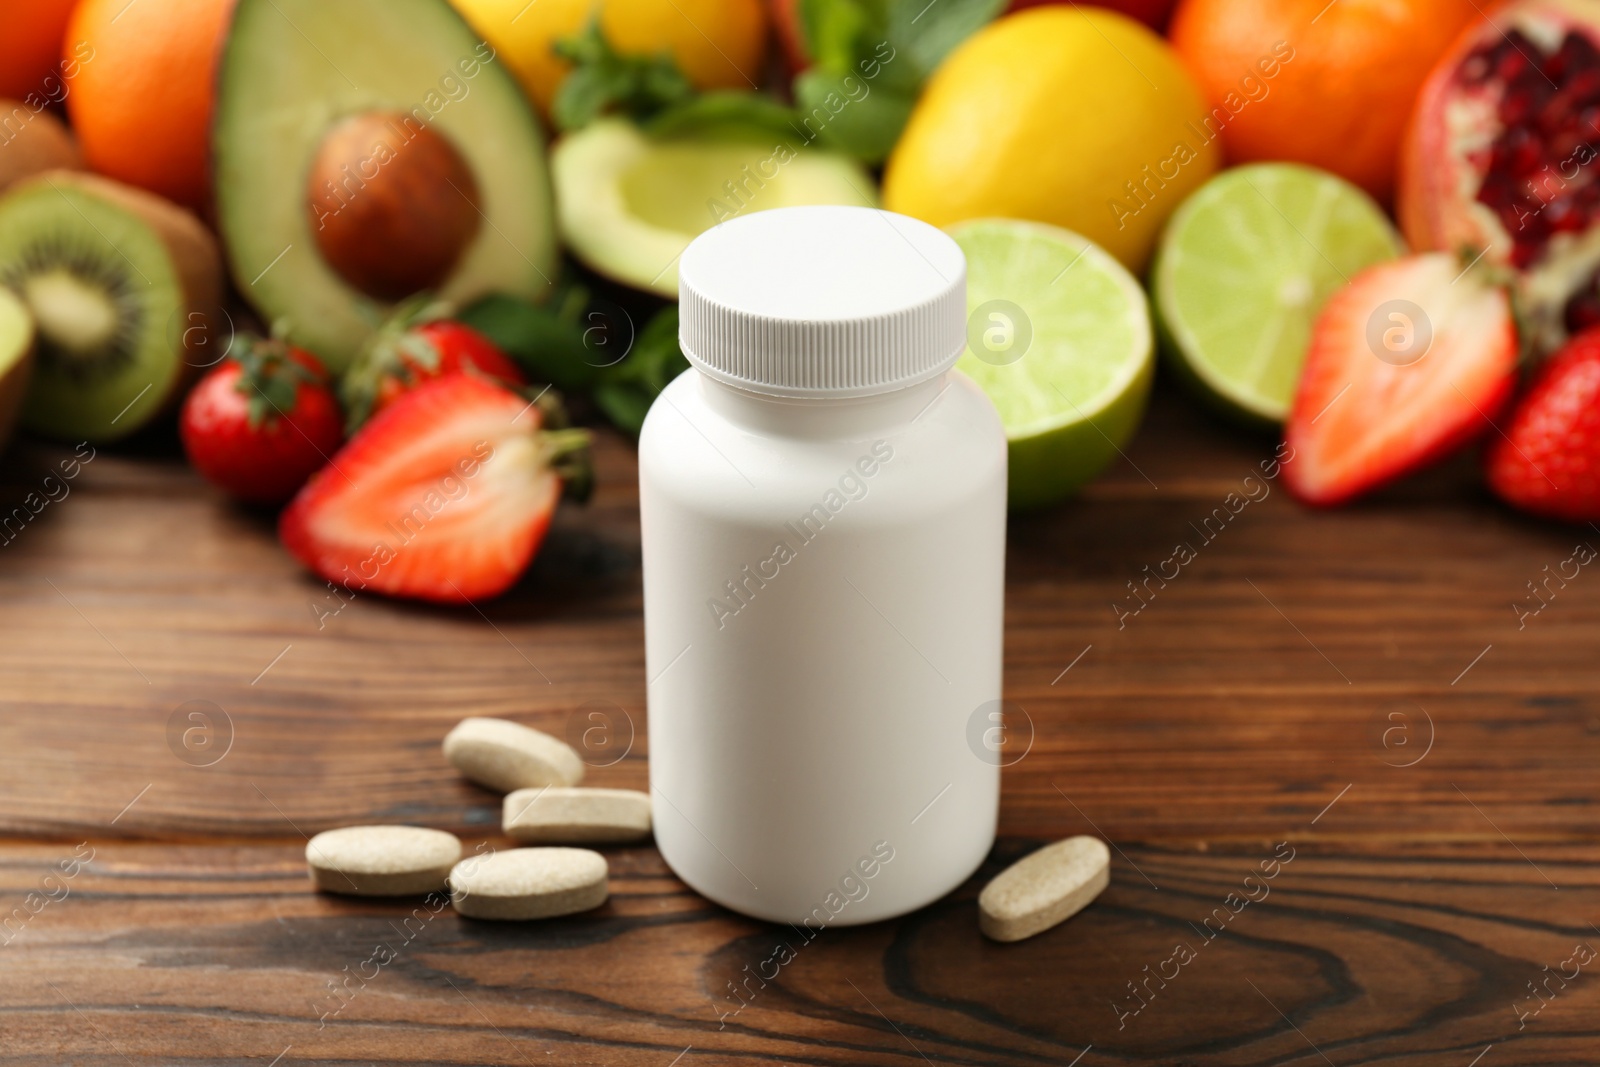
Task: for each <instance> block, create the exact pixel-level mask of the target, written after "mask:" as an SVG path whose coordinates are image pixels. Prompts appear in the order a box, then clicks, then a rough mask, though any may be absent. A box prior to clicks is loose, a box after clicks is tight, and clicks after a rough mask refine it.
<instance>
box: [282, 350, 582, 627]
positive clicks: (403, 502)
mask: <svg viewBox="0 0 1600 1067" xmlns="http://www.w3.org/2000/svg"><path fill="white" fill-rule="evenodd" d="M543 422H544V414H543V411H542V409H541V408H540V407H539V406H538V405H537V404H534V403H531V402H529V401H527V400H525V399H524V398H523V397H522V396H520V395H518V394H517V393H514V392H512V391H511V390H509V389H506V388H503V387H502V386H499V385H496V384H495V383H494V382H491V381H489V380H488V379H486V378H483V377H480V376H478V375H476V374H451V375H447V376H445V377H442V378H435V379H433V380H431V381H427V382H424V383H422V384H421V385H419V386H417V387H416V388H415V389H413V390H412V391H411V392H408V393H406V394H405V395H403V396H401V397H399V398H397V399H396V400H395V401H394V402H393V403H391V404H389V405H388V406H387V407H385V408H384V409H383V410H382V411H380V412H379V413H378V414H377V415H375V416H373V418H372V419H371V420H370V421H369V422H368V423H367V425H366V426H365V427H364V428H363V429H362V430H361V431H360V432H359V433H358V434H356V435H355V436H354V437H353V438H351V439H350V441H349V443H348V444H346V445H345V446H344V448H342V449H341V450H340V451H339V453H338V454H337V455H335V456H334V457H333V459H332V461H331V462H330V463H329V464H328V465H327V466H326V467H324V468H323V469H322V470H320V471H318V472H317V473H316V474H315V475H314V476H313V477H312V479H311V481H310V482H308V483H307V484H306V486H305V488H303V489H301V490H300V493H299V495H297V496H296V497H295V498H294V500H293V501H291V502H290V504H289V506H288V507H287V508H286V509H285V510H284V513H283V515H282V517H281V518H280V519H279V521H278V534H279V536H280V537H281V538H282V539H283V543H284V545H285V547H287V548H288V549H289V551H290V552H292V553H294V555H295V556H297V557H299V558H300V560H301V561H303V562H304V563H305V564H306V565H307V566H308V567H310V568H311V569H312V570H314V571H316V572H317V574H319V575H321V576H322V577H323V578H326V579H327V580H329V581H331V582H338V583H340V584H341V585H344V586H345V587H346V588H348V589H352V590H362V589H372V590H376V591H378V592H382V593H388V594H390V595H393V596H406V597H416V598H418V599H422V600H435V601H444V602H457V603H459V602H461V601H471V600H478V599H480V598H483V597H491V596H495V595H497V594H499V593H503V592H504V591H505V590H506V589H508V588H509V587H510V586H511V585H512V583H513V582H515V581H516V580H517V578H518V576H519V575H521V574H522V572H523V570H525V569H526V568H527V566H528V563H529V561H530V560H532V559H533V554H534V552H535V551H537V549H538V547H539V543H540V542H541V541H542V540H543V539H544V535H545V531H546V530H547V529H548V528H549V525H550V516H551V513H552V512H553V511H554V510H555V507H556V502H557V501H558V500H559V499H560V497H561V493H562V487H563V480H564V479H565V478H566V477H568V476H569V475H568V472H577V471H579V470H580V469H581V465H582V464H583V463H585V462H586V460H587V456H586V454H585V450H586V447H587V444H588V434H587V432H586V431H583V430H555V431H545V430H541V426H542V424H543Z"/></svg>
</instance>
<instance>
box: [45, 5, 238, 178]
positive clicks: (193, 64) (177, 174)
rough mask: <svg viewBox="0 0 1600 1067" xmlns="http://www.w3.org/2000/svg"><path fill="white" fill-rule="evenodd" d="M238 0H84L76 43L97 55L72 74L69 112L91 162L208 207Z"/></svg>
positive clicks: (73, 34)
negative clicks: (219, 89)
mask: <svg viewBox="0 0 1600 1067" xmlns="http://www.w3.org/2000/svg"><path fill="white" fill-rule="evenodd" d="M233 2H234V0H138V3H133V4H130V3H128V0H82V3H80V4H79V5H78V8H77V10H76V11H74V12H73V15H72V22H71V24H70V25H69V26H68V27H67V36H66V39H67V40H68V41H69V42H72V43H73V44H78V43H80V42H81V43H82V44H84V45H86V46H87V47H88V48H90V49H92V50H93V52H92V57H91V58H89V59H88V60H86V61H82V62H80V63H79V64H78V66H77V70H76V71H75V72H74V73H73V76H72V77H71V78H70V79H69V82H68V88H69V91H68V94H67V111H68V113H69V114H70V115H71V116H72V125H73V128H74V129H75V130H77V133H78V140H79V143H80V144H81V145H82V146H83V156H84V159H85V160H86V161H87V162H88V164H89V166H90V167H92V168H93V169H94V170H97V171H99V172H100V173H101V174H104V175H106V176H108V177H111V178H115V179H117V180H118V181H123V182H127V183H128V184H129V185H137V186H139V187H141V188H144V189H148V190H150V191H151V192H153V193H158V194H160V195H161V196H164V197H166V198H167V199H169V200H175V201H177V202H178V203H180V204H185V205H187V206H189V207H192V208H197V209H200V210H205V209H206V208H207V205H208V203H209V201H210V199H211V186H210V157H211V105H212V102H213V100H214V98H215V95H216V91H215V85H216V80H217V60H218V58H219V56H220V53H221V48H222V38H223V36H224V35H225V34H226V32H227V28H228V21H229V17H230V16H231V14H232V12H233ZM67 51H68V55H69V56H70V55H71V52H72V48H71V46H69V47H68V50H67Z"/></svg>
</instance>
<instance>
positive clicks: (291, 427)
mask: <svg viewBox="0 0 1600 1067" xmlns="http://www.w3.org/2000/svg"><path fill="white" fill-rule="evenodd" d="M343 427H344V421H343V419H342V417H341V415H340V412H339V402H338V400H337V398H336V397H335V396H334V395H333V390H332V389H331V388H330V387H329V385H328V375H327V372H326V371H325V370H323V367H322V364H321V363H319V362H317V359H316V357H315V356H313V355H311V353H309V352H306V351H304V350H303V349H299V348H291V347H290V346H288V345H286V344H284V343H283V342H282V341H276V340H264V339H262V338H257V337H246V336H241V337H240V338H239V339H238V340H237V341H236V342H235V344H234V348H233V351H232V352H231V353H230V354H229V356H228V358H227V359H226V360H225V361H223V362H222V363H220V364H219V365H218V366H217V367H216V368H214V369H213V370H212V371H211V372H210V373H209V374H207V375H206V376H205V377H204V378H203V379H201V381H200V384H199V385H197V386H195V388H194V391H193V392H191V393H190V394H189V396H188V398H187V399H186V400H185V401H184V404H183V412H182V415H181V416H180V418H179V421H178V432H179V435H180V436H181V437H182V438H183V450H184V452H185V454H187V455H188V457H189V462H190V463H191V464H193V465H194V468H195V469H196V470H197V471H199V472H200V473H201V475H203V476H204V477H205V479H206V480H207V481H209V482H210V483H212V484H213V485H215V486H217V487H218V488H220V489H222V490H223V491H225V492H227V493H228V494H229V495H231V496H234V497H237V498H238V499H240V500H244V501H248V502H250V503H255V504H281V503H282V502H283V501H285V500H288V499H289V498H290V497H291V496H293V495H294V494H295V491H296V490H298V489H299V488H300V487H301V486H302V485H304V484H305V482H306V479H307V478H309V477H311V475H312V473H313V472H314V471H316V470H317V469H318V468H320V467H321V466H322V465H323V464H325V463H327V462H328V457H329V456H332V455H333V453H334V452H335V451H336V450H337V449H338V448H339V444H340V442H341V441H342V440H343V439H344V429H343Z"/></svg>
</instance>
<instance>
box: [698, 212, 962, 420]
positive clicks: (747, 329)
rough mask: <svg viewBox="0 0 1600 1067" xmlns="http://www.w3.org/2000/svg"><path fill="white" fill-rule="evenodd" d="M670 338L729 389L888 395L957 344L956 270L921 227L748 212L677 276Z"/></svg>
mask: <svg viewBox="0 0 1600 1067" xmlns="http://www.w3.org/2000/svg"><path fill="white" fill-rule="evenodd" d="M678 307H679V312H680V318H679V325H678V341H679V343H680V344H681V345H682V346H683V352H684V355H686V356H688V358H689V361H690V362H691V363H693V364H694V365H695V366H696V367H698V368H699V369H700V370H701V371H703V372H704V373H706V374H709V375H710V376H711V377H713V378H715V379H717V380H718V381H721V382H726V383H727V384H729V385H734V386H738V387H739V388H742V389H749V390H751V391H753V392H757V393H766V394H770V395H773V396H790V397H851V396H868V395H871V394H873V393H887V392H891V391H893V390H895V389H901V388H904V387H905V386H908V385H913V384H915V383H916V382H919V381H923V380H925V379H928V378H932V377H934V376H935V375H937V374H940V373H942V372H943V371H945V370H946V369H948V368H949V367H950V365H951V364H953V363H954V362H955V361H956V358H957V357H958V356H960V355H961V352H962V350H963V349H964V348H965V347H966V343H967V327H966V322H967V262H966V257H964V256H963V255H962V254H961V249H960V247H958V246H957V245H956V243H955V241H953V240H951V239H950V236H949V235H948V234H946V233H944V232H943V231H941V230H938V229H935V228H934V227H932V226H930V225H928V224H927V223H925V222H921V221H919V220H917V219H913V218H909V217H907V216H905V215H897V214H895V213H894V212H892V211H880V210H877V209H875V208H865V207H788V208H774V209H772V210H769V211H757V212H753V213H751V214H749V215H742V216H740V217H738V218H734V219H730V220H728V221H727V222H724V223H722V224H720V225H718V226H715V227H713V228H712V229H710V230H707V231H706V232H705V233H702V234H701V235H700V236H699V237H696V238H695V239H694V241H693V242H692V243H691V244H690V245H689V247H688V248H687V249H685V250H684V253H683V258H682V259H681V260H680V262H679V265H678Z"/></svg>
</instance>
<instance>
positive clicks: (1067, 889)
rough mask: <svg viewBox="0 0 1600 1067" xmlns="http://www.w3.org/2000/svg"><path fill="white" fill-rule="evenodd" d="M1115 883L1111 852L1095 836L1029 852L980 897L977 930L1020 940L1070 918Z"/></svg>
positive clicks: (995, 880) (997, 877)
mask: <svg viewBox="0 0 1600 1067" xmlns="http://www.w3.org/2000/svg"><path fill="white" fill-rule="evenodd" d="M1110 881H1111V850H1110V849H1108V848H1106V843H1105V842H1104V841H1101V840H1100V839H1099V838H1097V837H1069V838H1067V839H1066V840H1065V841H1057V842H1056V843H1055V844H1053V845H1046V846H1045V847H1044V848H1041V849H1039V851H1037V852H1033V853H1030V854H1029V855H1026V856H1024V857H1023V858H1022V859H1020V860H1018V861H1017V862H1015V863H1013V864H1012V865H1011V866H1009V867H1007V868H1006V869H1005V870H1003V871H1001V872H1000V873H999V874H997V875H995V876H994V879H993V880H992V881H991V882H990V883H989V884H988V885H986V886H984V887H983V892H982V893H980V894H979V895H978V928H979V929H981V930H982V931H983V932H984V933H985V934H987V935H988V936H989V937H992V938H994V939H995V940H996V941H1021V940H1022V939H1023V938H1025V937H1032V936H1033V935H1034V934H1037V933H1042V932H1043V931H1045V930H1048V929H1050V928H1051V927H1052V926H1054V925H1056V924H1057V923H1059V922H1062V921H1063V920H1066V919H1070V918H1071V917H1072V916H1074V915H1076V914H1077V913H1078V912H1080V911H1082V910H1083V909H1084V907H1085V906H1086V905H1087V904H1088V903H1089V902H1090V901H1091V900H1093V899H1094V898H1095V897H1097V896H1099V895H1100V892H1101V890H1103V889H1105V887H1106V886H1107V885H1108V884H1109V883H1110Z"/></svg>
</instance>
